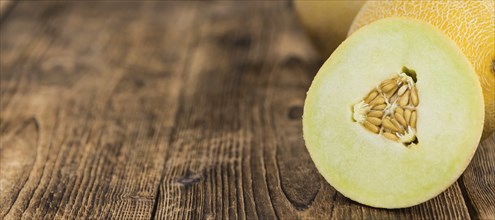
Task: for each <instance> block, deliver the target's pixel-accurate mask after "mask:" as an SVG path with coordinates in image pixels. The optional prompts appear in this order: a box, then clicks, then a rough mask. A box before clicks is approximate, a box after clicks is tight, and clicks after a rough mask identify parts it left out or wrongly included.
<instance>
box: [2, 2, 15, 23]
mask: <svg viewBox="0 0 495 220" xmlns="http://www.w3.org/2000/svg"><path fill="white" fill-rule="evenodd" d="M13 5H14V1H13V0H1V1H0V19H2V18H3V16H5V14H6V13H7V12H8V10H10V9H11V8H12V6H13Z"/></svg>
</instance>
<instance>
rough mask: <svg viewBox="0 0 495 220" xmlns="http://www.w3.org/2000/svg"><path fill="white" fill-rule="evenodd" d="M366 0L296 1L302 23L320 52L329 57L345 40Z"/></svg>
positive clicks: (295, 4) (296, 8) (297, 11)
mask: <svg viewBox="0 0 495 220" xmlns="http://www.w3.org/2000/svg"><path fill="white" fill-rule="evenodd" d="M364 2H365V1H342V0H332V1H307V0H296V1H294V6H295V10H296V13H297V16H298V18H299V21H300V23H301V24H302V26H303V27H304V30H305V31H306V33H307V34H308V35H309V37H310V39H311V41H312V43H313V44H314V45H315V48H316V49H317V50H318V52H319V53H320V54H321V55H322V56H324V57H325V58H328V56H330V54H331V53H332V52H333V51H334V50H335V48H337V46H339V44H340V43H342V41H344V40H345V38H346V36H347V32H348V31H349V27H350V26H351V23H352V20H353V19H354V17H355V16H356V14H357V13H358V12H359V9H360V8H361V6H362V5H363V4H364Z"/></svg>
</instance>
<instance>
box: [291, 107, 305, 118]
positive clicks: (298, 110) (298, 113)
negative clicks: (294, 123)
mask: <svg viewBox="0 0 495 220" xmlns="http://www.w3.org/2000/svg"><path fill="white" fill-rule="evenodd" d="M302 114H303V107H302V106H292V107H290V108H289V113H288V117H289V118H290V119H292V120H295V119H300V118H301V117H302Z"/></svg>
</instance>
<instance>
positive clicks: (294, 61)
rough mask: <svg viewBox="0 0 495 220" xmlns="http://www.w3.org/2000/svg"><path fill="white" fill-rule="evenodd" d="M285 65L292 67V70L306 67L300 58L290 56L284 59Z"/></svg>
mask: <svg viewBox="0 0 495 220" xmlns="http://www.w3.org/2000/svg"><path fill="white" fill-rule="evenodd" d="M283 64H284V66H286V67H290V68H294V67H301V66H303V65H304V60H303V59H302V58H301V57H299V56H296V55H290V56H288V57H287V58H285V59H284V61H283Z"/></svg>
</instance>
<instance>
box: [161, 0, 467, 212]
mask: <svg viewBox="0 0 495 220" xmlns="http://www.w3.org/2000/svg"><path fill="white" fill-rule="evenodd" d="M272 3H273V2H272ZM289 6H290V5H286V4H284V3H283V2H276V3H273V4H264V3H260V2H254V3H252V2H251V3H247V2H242V3H239V2H237V3H226V2H220V3H218V2H217V3H213V4H204V5H203V4H202V5H201V6H200V8H201V9H202V10H201V13H200V14H199V15H198V16H199V17H201V18H202V20H201V21H200V24H199V25H198V26H199V27H198V29H199V31H200V35H201V38H200V39H198V40H197V41H196V44H198V45H197V46H196V47H194V50H193V51H192V52H191V54H192V56H191V59H192V60H191V61H190V62H191V64H190V65H191V66H190V69H189V70H188V71H187V81H186V82H184V85H183V88H182V91H181V98H180V99H181V101H180V103H181V106H180V107H179V109H180V110H179V112H178V114H177V124H176V126H175V129H174V131H173V133H172V137H171V140H172V143H171V146H170V150H169V153H168V154H167V155H168V158H167V161H166V165H165V166H166V169H165V170H164V179H163V182H162V184H161V187H160V192H159V194H160V196H159V202H158V207H157V212H156V217H157V218H158V219H204V218H206V219H220V218H234V219H257V218H261V219H276V218H279V219H294V218H302V219H328V218H332V219H358V218H371V219H401V218H402V219H421V218H427V219H444V218H446V219H469V218H470V216H469V213H468V208H467V207H466V204H465V203H464V200H463V197H462V193H461V190H460V188H459V185H458V184H457V183H456V184H454V185H453V186H452V187H450V188H449V189H448V190H447V191H446V192H445V193H442V194H441V195H440V196H438V197H437V198H435V199H433V200H431V201H429V202H427V203H424V204H421V205H419V206H415V207H412V208H408V209H398V210H384V209H374V208H370V207H366V206H362V205H359V204H357V203H355V202H352V201H350V200H349V199H347V198H345V197H343V196H342V195H341V194H339V193H336V191H335V190H334V189H333V188H332V187H331V186H330V185H329V184H328V183H326V182H325V181H324V180H323V178H322V177H321V176H320V175H319V174H318V172H317V170H316V169H315V167H314V165H313V163H312V161H311V159H310V157H309V155H308V153H307V151H306V149H305V147H304V142H303V139H302V136H301V134H302V130H301V120H300V118H301V112H302V106H303V101H304V98H305V92H306V91H307V88H308V86H309V84H310V82H311V79H312V77H313V74H314V73H315V72H316V71H317V68H318V66H319V65H321V61H320V60H318V58H317V57H316V55H315V54H314V51H313V50H312V49H311V47H310V46H309V44H308V42H307V41H306V38H305V36H304V34H303V33H301V31H300V29H299V27H298V26H297V22H296V20H295V18H294V16H293V15H292V14H291V11H290V8H289ZM275 15H276V16H275Z"/></svg>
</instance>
